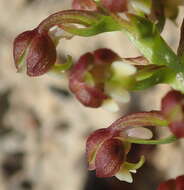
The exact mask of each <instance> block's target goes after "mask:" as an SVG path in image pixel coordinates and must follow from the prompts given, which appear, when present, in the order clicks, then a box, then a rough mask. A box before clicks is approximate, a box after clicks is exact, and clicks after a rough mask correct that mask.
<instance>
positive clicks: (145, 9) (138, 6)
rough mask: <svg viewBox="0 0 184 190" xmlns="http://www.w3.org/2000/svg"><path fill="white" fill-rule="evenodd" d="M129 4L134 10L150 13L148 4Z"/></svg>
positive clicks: (138, 1) (135, 1)
mask: <svg viewBox="0 0 184 190" xmlns="http://www.w3.org/2000/svg"><path fill="white" fill-rule="evenodd" d="M131 4H132V7H133V8H134V9H135V10H140V11H142V12H144V13H146V14H150V13H151V9H150V6H149V4H146V3H145V1H144V0H131Z"/></svg>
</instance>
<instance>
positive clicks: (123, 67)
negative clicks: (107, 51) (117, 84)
mask: <svg viewBox="0 0 184 190" xmlns="http://www.w3.org/2000/svg"><path fill="white" fill-rule="evenodd" d="M112 69H113V70H114V72H115V74H116V75H117V76H118V77H127V76H131V75H133V74H135V73H136V71H137V69H136V67H134V66H133V65H130V64H128V63H125V62H123V61H114V62H113V63H112Z"/></svg>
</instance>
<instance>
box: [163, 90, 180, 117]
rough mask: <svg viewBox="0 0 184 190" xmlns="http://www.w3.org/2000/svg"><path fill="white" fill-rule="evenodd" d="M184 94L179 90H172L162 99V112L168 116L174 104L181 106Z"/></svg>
mask: <svg viewBox="0 0 184 190" xmlns="http://www.w3.org/2000/svg"><path fill="white" fill-rule="evenodd" d="M183 100H184V95H183V94H181V93H180V92H179V91H176V90H172V91H170V92H168V93H167V94H166V96H165V97H164V98H163V99H162V112H163V114H164V115H165V116H168V115H169V114H170V113H171V112H172V109H174V108H175V107H176V106H180V105H181V106H183V102H182V101H183Z"/></svg>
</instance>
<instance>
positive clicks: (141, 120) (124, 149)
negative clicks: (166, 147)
mask: <svg viewBox="0 0 184 190" xmlns="http://www.w3.org/2000/svg"><path fill="white" fill-rule="evenodd" d="M163 121H164V119H163V118H162V116H161V115H160V113H158V112H147V113H146V112H142V113H135V114H132V115H129V116H125V117H122V118H120V119H118V120H117V121H115V122H114V123H113V124H112V125H111V126H109V127H108V128H104V129H99V130H97V131H95V132H93V133H92V134H91V135H90V136H89V137H88V139H87V143H86V156H87V159H88V164H89V165H88V166H89V167H88V169H89V170H96V175H97V176H98V177H112V176H116V177H117V178H118V179H120V180H123V181H127V182H132V176H131V174H130V172H135V170H137V169H138V168H140V167H141V166H142V164H143V162H144V158H142V159H141V160H140V162H139V163H137V164H133V163H128V162H127V161H126V157H127V154H128V153H129V151H130V148H131V143H129V142H128V141H127V139H131V138H133V139H151V138H152V132H151V131H150V130H149V129H146V128H144V126H147V125H150V126H153V125H157V124H161V125H162V122H163ZM131 126H136V127H131Z"/></svg>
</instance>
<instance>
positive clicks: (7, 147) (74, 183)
mask: <svg viewBox="0 0 184 190" xmlns="http://www.w3.org/2000/svg"><path fill="white" fill-rule="evenodd" d="M70 5H71V0H0V190H123V189H124V190H155V189H156V186H157V185H158V183H159V182H160V181H162V180H164V179H167V178H170V177H176V176H178V175H180V174H183V173H184V163H183V160H184V141H183V140H181V141H179V142H177V143H174V144H170V145H161V146H158V147H155V146H138V145H137V146H134V148H133V151H132V152H131V153H130V158H129V159H130V160H132V161H137V160H138V157H139V155H140V154H145V155H146V158H147V161H146V163H145V165H144V167H142V168H141V169H140V170H139V171H138V173H137V174H136V175H134V183H133V184H127V183H125V182H119V181H118V180H117V179H116V178H111V179H97V178H96V177H95V173H94V172H88V171H87V167H86V166H87V164H86V159H85V140H86V138H87V136H88V135H89V134H90V133H91V132H92V131H94V130H95V129H98V128H104V127H107V126H109V125H110V124H111V123H112V122H113V121H114V120H116V119H117V118H118V117H120V116H122V115H123V114H125V113H131V112H135V111H140V110H145V111H149V110H152V109H159V107H160V99H161V98H162V97H163V96H164V94H165V93H166V92H167V91H168V90H169V88H168V87H167V86H166V85H159V86H156V87H154V88H152V89H149V90H146V91H144V92H139V93H133V94H132V100H131V103H130V104H124V105H121V110H120V111H119V112H118V113H116V114H115V113H109V112H107V111H105V110H102V109H89V108H86V107H84V106H82V105H81V104H80V103H79V102H78V101H77V100H76V99H75V98H74V97H73V96H72V95H71V93H70V92H69V90H68V87H67V86H68V84H67V80H66V76H64V75H61V76H56V75H54V74H51V73H49V74H48V75H44V76H42V77H37V78H29V77H27V76H26V75H25V74H19V73H16V69H15V67H14V63H13V58H12V42H13V40H14V38H15V37H16V35H18V34H19V33H21V32H23V31H25V30H29V29H33V28H34V27H35V26H37V25H38V24H39V23H40V22H41V21H42V19H44V18H45V17H47V16H48V15H49V14H52V13H54V12H56V11H59V10H63V9H68V8H70ZM180 12H181V13H180V15H179V18H178V20H177V23H176V25H180V24H181V20H182V17H183V15H182V14H183V13H184V9H181V10H180ZM176 25H175V24H173V23H171V22H170V21H168V22H167V25H166V28H165V30H164V32H163V36H164V38H165V40H166V41H167V42H168V44H169V45H171V46H172V48H173V49H174V50H176V48H177V44H178V40H179V30H178V29H177V27H176ZM100 47H107V48H112V49H113V50H114V51H116V52H117V53H119V54H120V55H121V56H124V57H128V56H135V55H139V52H138V51H137V50H136V49H135V48H134V47H133V46H132V45H131V44H130V42H129V41H128V39H127V38H126V36H124V35H123V34H122V33H119V32H116V33H108V34H101V35H98V36H95V37H90V38H87V40H86V38H81V37H74V38H73V39H71V40H61V42H60V44H59V47H58V54H59V56H58V57H59V58H58V61H59V62H63V61H64V60H65V56H66V55H68V54H70V55H72V56H73V58H74V60H76V59H78V58H79V56H80V55H81V54H83V53H85V52H86V51H93V50H95V49H97V48H100ZM168 133H169V132H168ZM155 134H156V136H157V137H160V136H163V135H164V136H166V135H167V134H166V133H165V131H164V132H163V131H158V130H157V131H155Z"/></svg>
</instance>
